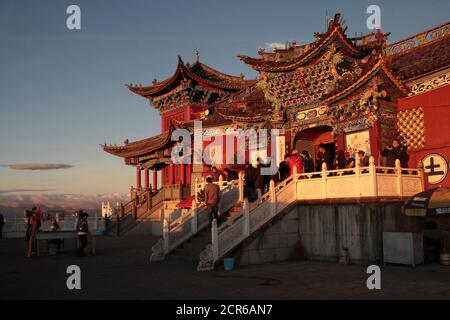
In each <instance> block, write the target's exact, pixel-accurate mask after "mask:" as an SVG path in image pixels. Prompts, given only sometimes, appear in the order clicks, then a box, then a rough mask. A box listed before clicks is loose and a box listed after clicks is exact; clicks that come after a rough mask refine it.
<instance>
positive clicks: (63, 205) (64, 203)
mask: <svg viewBox="0 0 450 320" xmlns="http://www.w3.org/2000/svg"><path fill="white" fill-rule="evenodd" d="M107 201H109V202H110V203H111V205H115V204H116V203H117V202H122V203H126V202H127V201H128V195H127V194H123V193H113V194H96V195H81V194H0V206H2V207H9V208H31V207H34V206H39V207H41V208H43V209H52V210H58V209H66V210H69V209H73V210H77V209H84V210H95V209H99V208H100V207H101V204H102V202H107Z"/></svg>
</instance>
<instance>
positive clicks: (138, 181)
mask: <svg viewBox="0 0 450 320" xmlns="http://www.w3.org/2000/svg"><path fill="white" fill-rule="evenodd" d="M136 190H138V191H140V190H141V168H140V167H139V166H136Z"/></svg>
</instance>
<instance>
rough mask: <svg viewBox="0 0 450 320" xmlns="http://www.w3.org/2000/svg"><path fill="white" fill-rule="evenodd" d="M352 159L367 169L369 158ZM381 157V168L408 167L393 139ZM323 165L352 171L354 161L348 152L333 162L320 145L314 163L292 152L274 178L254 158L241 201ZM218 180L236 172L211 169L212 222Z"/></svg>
mask: <svg viewBox="0 0 450 320" xmlns="http://www.w3.org/2000/svg"><path fill="white" fill-rule="evenodd" d="M355 156H356V157H357V159H358V160H359V163H360V166H361V167H367V166H369V158H368V157H367V155H366V153H365V152H364V151H363V150H359V151H358V152H357V153H356V155H355ZM381 157H382V165H383V166H385V167H395V161H396V160H397V159H399V160H400V164H401V167H402V168H407V167H408V160H409V157H408V154H407V153H406V150H405V148H404V147H402V146H401V145H400V143H399V141H398V140H397V139H394V140H393V141H392V144H391V146H387V147H386V148H385V149H384V150H383V151H382V153H381ZM323 164H326V166H327V168H328V170H339V169H351V168H354V167H355V165H356V160H355V158H354V157H353V156H352V154H351V153H350V152H348V151H343V150H338V151H337V152H336V154H335V157H334V158H333V156H332V154H331V152H330V151H329V150H328V149H327V148H326V145H325V144H323V143H321V144H319V148H318V152H317V154H316V155H315V159H313V157H312V156H311V154H310V153H309V152H308V151H306V150H303V151H301V152H299V151H298V150H296V149H294V150H292V152H291V154H286V155H285V157H284V160H283V161H281V162H280V163H279V165H278V171H277V172H276V173H275V174H274V175H264V174H263V173H262V169H263V168H264V167H270V163H264V162H263V161H262V159H261V158H257V160H256V166H253V165H252V164H250V163H247V164H245V166H244V182H245V184H244V197H246V198H247V199H248V200H249V201H250V202H253V201H255V200H257V199H258V198H260V197H261V195H262V194H264V193H265V192H267V191H268V190H269V186H270V181H271V180H273V181H274V182H275V183H279V182H282V181H284V180H285V179H286V178H288V177H289V176H290V175H291V174H293V172H294V170H295V171H297V173H309V172H320V171H322V166H323ZM294 168H295V169H294ZM350 173H351V172H350ZM344 174H345V173H344ZM220 176H222V179H223V180H224V181H232V180H235V179H238V172H237V171H234V170H232V169H230V168H225V169H224V170H223V171H221V170H219V169H217V168H216V167H215V166H213V167H211V175H209V176H208V177H207V178H206V182H207V184H206V186H205V204H206V206H207V207H208V209H209V212H210V220H211V221H212V220H213V219H218V218H219V217H218V208H219V202H220V188H219V186H218V185H216V184H214V181H219V179H220Z"/></svg>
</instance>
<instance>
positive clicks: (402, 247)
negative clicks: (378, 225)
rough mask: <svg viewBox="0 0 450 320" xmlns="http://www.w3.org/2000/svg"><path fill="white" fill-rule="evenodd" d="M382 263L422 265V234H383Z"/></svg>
mask: <svg viewBox="0 0 450 320" xmlns="http://www.w3.org/2000/svg"><path fill="white" fill-rule="evenodd" d="M383 258H384V263H399V264H410V265H412V266H413V267H414V266H415V265H416V264H423V259H424V258H423V234H422V232H383Z"/></svg>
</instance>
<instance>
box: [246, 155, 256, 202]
mask: <svg viewBox="0 0 450 320" xmlns="http://www.w3.org/2000/svg"><path fill="white" fill-rule="evenodd" d="M255 180H256V169H255V168H254V167H253V166H252V165H251V164H250V163H247V164H246V165H245V172H244V183H245V187H244V196H245V197H246V198H247V199H248V201H250V202H253V201H255V199H256V190H255Z"/></svg>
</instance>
